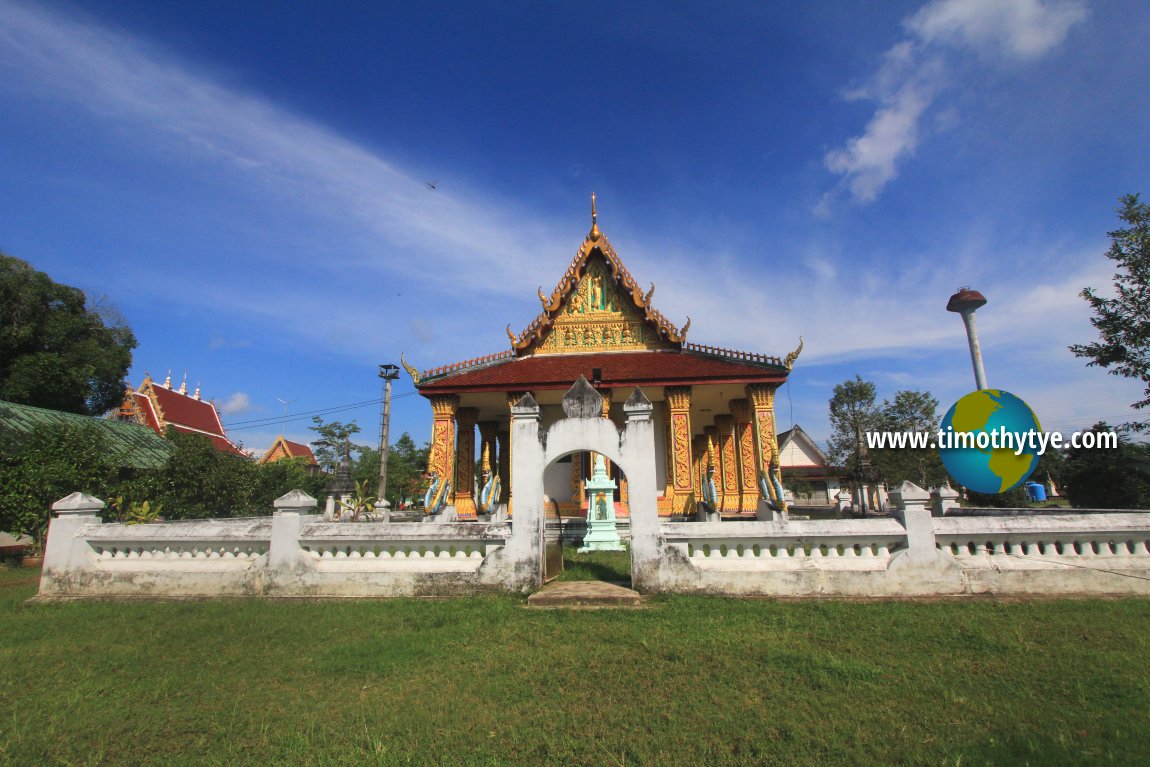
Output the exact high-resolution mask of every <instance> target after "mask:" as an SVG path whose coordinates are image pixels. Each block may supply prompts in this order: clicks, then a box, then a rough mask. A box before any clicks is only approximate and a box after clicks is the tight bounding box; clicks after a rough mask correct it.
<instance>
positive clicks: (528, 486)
mask: <svg viewBox="0 0 1150 767" xmlns="http://www.w3.org/2000/svg"><path fill="white" fill-rule="evenodd" d="M597 396H598V395H597V394H595V393H594V392H593V390H590V387H589V386H588V385H587V384H586V383H585V382H584V383H583V388H582V389H580V388H579V385H578V384H577V385H576V387H573V389H572V392H571V393H569V395H568V398H570V400H571V402H570V403H568V398H565V400H564V402H565V410H567V405H568V404H571V409H570V410H569V411H568V415H569V417H567V418H564V419H561V420H559V421H557V422H555V423H553V424H551V425H550V427H548V428H547V429H546V431H541V429H540V423H539V406H538V405H537V404H536V403H535V401H534V399H532V398H531V396H530V395H526V396H524V398H523V399H521V400H520V402H519V403H518V404H517V405H516V406H515V407H513V408H512V411H511V430H512V445H513V449H512V456H511V464H512V482H513V486H512V497H513V499H514V521H513V522H511V523H508V522H490V523H488V522H424V523H391V522H324V521H322V518H321V517H319V516H317V515H316V514H315V513H314V512H315V507H316V501H315V499H313V498H311V497H309V496H307V495H305V494H303V493H301V492H299V491H293V492H292V493H288V494H287V495H285V496H284V497H283V498H280V499H279V500H277V501H276V503H275V506H276V512H275V514H274V516H272V517H262V518H255V519H230V520H222V519H215V520H202V521H193V522H169V523H161V524H152V525H120V524H105V523H103V522H101V520H100V518H99V512H100V510H101V509H103V507H104V504H103V502H102V501H100V500H99V499H96V498H92V497H90V496H86V495H82V494H80V493H74V494H72V495H71V496H69V497H67V498H65V499H63V500H61V501H59V502H57V503H56V504H54V505H53V507H52V508H53V510H54V511H55V512H56V518H54V519H53V520H52V521H51V525H50V527H49V533H48V541H47V547H46V550H45V560H44V569H43V574H42V576H41V581H40V595H41V596H42V597H45V598H55V597H79V596H95V597H100V596H158V597H175V596H247V595H251V596H284V597H392V596H425V595H426V596H430V595H436V596H440V595H462V594H474V593H480V592H484V591H510V592H516V593H525V592H528V591H531V590H532V589H534V588H538V587H539V586H540V585H541V584H542V572H543V570H542V555H543V549H544V545H543V541H544V532H545V527H544V509H543V478H544V471H545V468H546V467H547V466H548V465H549V464H550V463H551V462H552V461H554V460H556V459H558V458H561V457H562V456H564V455H567V454H569V453H573V452H576V451H585V450H589V451H593V452H597V453H601V454H603V455H604V456H606V457H607V458H608V459H609V460H611V461H614V462H615V463H617V464H618V465H619V466H620V467H621V468H622V470H623V472H624V473H625V474H626V476H627V479H628V482H629V484H630V506H631V516H630V533H631V558H632V564H631V568H632V583H633V586H634V587H635V588H636V589H638V590H640V591H643V592H645V593H659V592H674V593H694V594H729V595H761V596H822V595H826V596H870V597H898V596H926V595H959V594H980V593H1000V594H1150V514H1148V513H1145V512H1106V513H1092V514H1081V513H1067V514H1042V515H1020V516H1006V517H1001V516H985V517H973V516H948V515H947V512H949V511H950V510H951V508H950V507H951V506H952V505H953V499H954V496H955V493H954V491H952V490H950V489H949V488H943V489H942V490H941V491H939V492H936V494H935V497H934V503H933V506H934V513H933V514H932V510H931V509H929V508H927V503H928V501H930V500H931V496H930V494H928V493H927V492H926V491H925V490H922V489H921V488H918V487H916V486H915V485H913V484H911V483H909V482H908V483H903V485H902V486H900V487H898V488H896V489H895V490H894V491H893V492H891V494H890V497H891V502H892V514H893V516H892V517H890V518H871V519H858V520H851V519H841V520H820V521H801V520H790V521H775V522H769V521H757V522H731V521H728V522H665V521H661V520H660V519H659V516H658V507H657V493H658V490H657V486H656V483H655V462H654V460H653V455H654V452H655V445H656V441H655V435H654V430H653V426H652V421H651V412H652V406H651V403H650V402H649V401H647V399H646V398H645V397H643V395H642V392H641V391H639V390H636V391H635V393H634V394H633V395H632V396H631V398H630V399H628V400H627V402H626V403H625V404H624V406H623V409H624V412H625V413H626V425H625V426H624V428H623V429H621V430H620V429H618V428H617V427H616V426H615V425H614V423H612V422H611V421H610V420H608V419H605V418H601V417H599V413H600V403H597V402H594V401H593V398H595V397H597ZM763 516H764V517H766V516H767V515H766V514H764V515H763Z"/></svg>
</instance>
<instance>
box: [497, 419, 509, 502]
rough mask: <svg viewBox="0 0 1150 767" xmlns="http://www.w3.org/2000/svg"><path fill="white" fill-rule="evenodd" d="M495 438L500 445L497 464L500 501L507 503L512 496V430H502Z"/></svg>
mask: <svg viewBox="0 0 1150 767" xmlns="http://www.w3.org/2000/svg"><path fill="white" fill-rule="evenodd" d="M495 440H496V443H497V444H498V446H499V451H498V452H499V461H498V463H497V464H496V465H498V466H499V481H500V487H499V502H500V503H507V499H508V498H510V497H511V450H510V447H511V432H510V431H500V432H498V433H497V434H496V435H495Z"/></svg>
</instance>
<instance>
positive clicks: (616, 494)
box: [543, 450, 631, 587]
mask: <svg viewBox="0 0 1150 767" xmlns="http://www.w3.org/2000/svg"><path fill="white" fill-rule="evenodd" d="M627 500H628V486H627V478H626V474H625V473H624V472H623V471H622V469H621V467H619V466H618V465H617V464H616V463H615V462H613V461H611V460H610V459H608V458H607V457H606V456H604V455H602V454H600V453H596V452H593V451H587V450H580V451H575V452H572V453H567V454H565V455H562V456H560V457H558V458H556V459H555V460H553V461H552V462H551V463H549V464H548V465H547V466H546V468H545V469H544V472H543V510H544V520H543V521H544V541H543V581H544V582H545V583H547V582H551V581H555V580H558V581H561V582H574V581H603V582H607V583H613V584H617V585H620V586H626V587H630V585H631V547H630V527H631V526H630V521H631V520H630V511H629V508H628V504H627Z"/></svg>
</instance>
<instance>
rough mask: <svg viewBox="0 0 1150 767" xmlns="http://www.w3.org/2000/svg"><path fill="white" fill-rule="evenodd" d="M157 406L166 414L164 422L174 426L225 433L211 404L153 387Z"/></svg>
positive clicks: (209, 432) (174, 391)
mask: <svg viewBox="0 0 1150 767" xmlns="http://www.w3.org/2000/svg"><path fill="white" fill-rule="evenodd" d="M152 392H153V395H154V396H155V398H156V404H158V405H159V406H160V410H162V411H163V413H164V420H165V421H167V422H168V423H170V424H172V425H176V424H179V425H180V426H186V427H188V428H191V429H195V430H197V431H202V432H205V433H208V434H220V435H222V434H223V433H224V425H223V424H222V423H220V417H219V415H218V414H217V413H216V409H215V407H213V406H212V403H211V402H204V401H203V400H198V399H195V398H194V397H189V396H188V395H187V394H180V393H179V392H178V391H176V390H174V389H165V388H164V387H163V386H153V387H152Z"/></svg>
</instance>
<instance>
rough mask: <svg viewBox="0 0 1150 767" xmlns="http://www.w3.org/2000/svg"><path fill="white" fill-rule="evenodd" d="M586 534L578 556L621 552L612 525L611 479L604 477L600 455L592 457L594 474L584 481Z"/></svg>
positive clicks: (603, 463)
mask: <svg viewBox="0 0 1150 767" xmlns="http://www.w3.org/2000/svg"><path fill="white" fill-rule="evenodd" d="M586 488H587V499H588V500H587V535H586V536H585V537H584V538H583V545H582V546H580V547H579V553H580V554H583V553H584V552H588V551H625V550H626V549H625V548H624V547H623V543H622V541H620V540H619V530H618V529H617V528H616V526H615V500H614V498H615V480H613V479H611V477H609V476H608V475H607V464H606V462H605V461H604V460H603V456H601V455H598V454H596V455H595V471H594V472H593V473H592V474H591V478H590V479H589V480H587V484H586Z"/></svg>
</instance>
